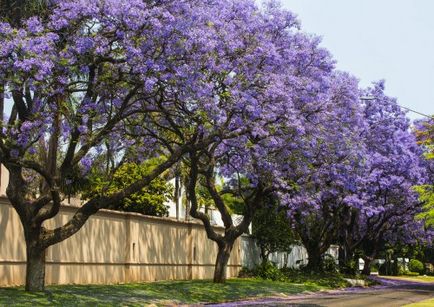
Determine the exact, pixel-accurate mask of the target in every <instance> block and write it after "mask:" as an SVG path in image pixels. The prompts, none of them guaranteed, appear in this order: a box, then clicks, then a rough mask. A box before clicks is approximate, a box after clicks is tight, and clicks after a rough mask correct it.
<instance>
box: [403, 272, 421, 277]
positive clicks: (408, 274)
mask: <svg viewBox="0 0 434 307" xmlns="http://www.w3.org/2000/svg"><path fill="white" fill-rule="evenodd" d="M403 275H406V276H419V273H418V272H411V271H405V272H404V274H403Z"/></svg>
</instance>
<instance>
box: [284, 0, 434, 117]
mask: <svg viewBox="0 0 434 307" xmlns="http://www.w3.org/2000/svg"><path fill="white" fill-rule="evenodd" d="M281 1H282V5H283V6H284V7H285V8H288V9H290V10H291V11H293V12H294V13H296V14H297V15H298V16H299V19H300V20H301V23H302V27H303V30H305V31H307V32H309V33H315V34H318V35H320V36H322V38H323V43H322V45H323V46H324V47H326V48H327V49H329V50H330V51H331V53H332V54H333V56H334V57H335V59H336V60H337V68H338V69H341V70H346V71H349V72H351V73H352V74H353V75H355V76H356V77H358V78H359V79H360V84H361V85H362V86H367V85H369V84H370V83H371V81H374V80H379V79H385V80H386V92H387V94H388V95H390V96H393V97H396V98H398V103H399V104H400V105H402V106H406V107H409V108H412V109H414V110H416V111H419V112H422V113H427V114H434V17H433V14H434V0H281ZM408 115H409V117H411V118H413V119H414V118H419V117H420V116H419V115H416V114H412V113H409V114H408Z"/></svg>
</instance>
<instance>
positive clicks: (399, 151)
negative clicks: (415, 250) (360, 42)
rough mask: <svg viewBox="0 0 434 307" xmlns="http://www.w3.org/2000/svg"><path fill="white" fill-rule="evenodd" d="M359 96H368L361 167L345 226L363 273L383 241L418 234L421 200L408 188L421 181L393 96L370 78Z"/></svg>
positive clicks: (418, 154) (416, 152) (418, 158)
mask: <svg viewBox="0 0 434 307" xmlns="http://www.w3.org/2000/svg"><path fill="white" fill-rule="evenodd" d="M365 95H368V96H370V97H372V99H371V100H368V101H365V103H364V106H363V107H364V118H365V121H366V123H367V129H366V133H365V134H364V136H363V138H364V141H365V144H366V148H367V161H366V162H367V172H366V175H365V177H364V182H363V183H361V184H360V187H361V188H362V194H363V195H361V196H360V198H361V199H362V200H363V202H362V206H361V207H359V208H357V210H356V211H355V212H353V214H354V215H355V216H354V217H353V218H354V219H355V220H356V222H355V224H354V225H353V228H352V229H349V228H347V229H346V230H347V231H348V236H350V237H351V241H352V242H351V247H349V251H350V252H353V251H354V250H355V249H356V248H358V249H360V250H361V252H362V256H363V259H364V261H365V268H364V270H363V273H365V274H369V272H370V264H371V261H372V260H373V259H374V258H375V257H376V256H377V254H378V252H379V250H380V249H381V248H382V247H383V246H384V245H385V244H386V243H387V242H389V243H393V242H394V241H397V239H399V240H400V241H401V242H405V240H407V241H408V242H411V241H412V240H414V239H415V238H417V237H419V238H420V237H421V232H422V231H423V229H422V228H421V226H422V225H421V223H419V222H418V221H416V215H417V214H418V213H419V212H420V211H421V204H420V202H419V201H418V198H417V193H416V192H415V191H414V189H413V187H414V186H415V185H417V184H420V183H422V182H424V177H425V170H424V168H423V163H422V161H423V160H422V158H423V157H422V151H421V149H420V147H419V146H418V145H417V143H416V139H415V137H414V135H413V134H412V132H411V131H410V125H409V124H410V123H409V119H408V118H407V117H406V116H405V113H404V112H403V111H402V110H401V108H400V107H399V106H398V105H397V103H396V101H395V99H392V98H390V97H388V96H387V95H385V94H384V82H377V83H374V86H373V87H372V88H369V89H367V90H366V92H365ZM398 234H400V235H399V236H400V237H399V238H397V235H398Z"/></svg>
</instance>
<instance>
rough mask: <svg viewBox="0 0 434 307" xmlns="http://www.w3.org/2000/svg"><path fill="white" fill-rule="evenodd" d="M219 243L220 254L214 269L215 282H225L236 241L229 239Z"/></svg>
mask: <svg viewBox="0 0 434 307" xmlns="http://www.w3.org/2000/svg"><path fill="white" fill-rule="evenodd" d="M217 244H218V254H217V259H216V263H215V269H214V282H215V283H224V282H225V281H226V272H227V266H228V262H229V258H230V256H231V251H232V247H233V246H234V242H231V241H227V242H223V243H217Z"/></svg>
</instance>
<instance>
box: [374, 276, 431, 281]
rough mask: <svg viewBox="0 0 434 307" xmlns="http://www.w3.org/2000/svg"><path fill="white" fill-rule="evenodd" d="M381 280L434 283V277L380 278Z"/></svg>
mask: <svg viewBox="0 0 434 307" xmlns="http://www.w3.org/2000/svg"><path fill="white" fill-rule="evenodd" d="M380 277H381V278H389V279H399V280H408V281H417V282H434V276H380Z"/></svg>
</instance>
